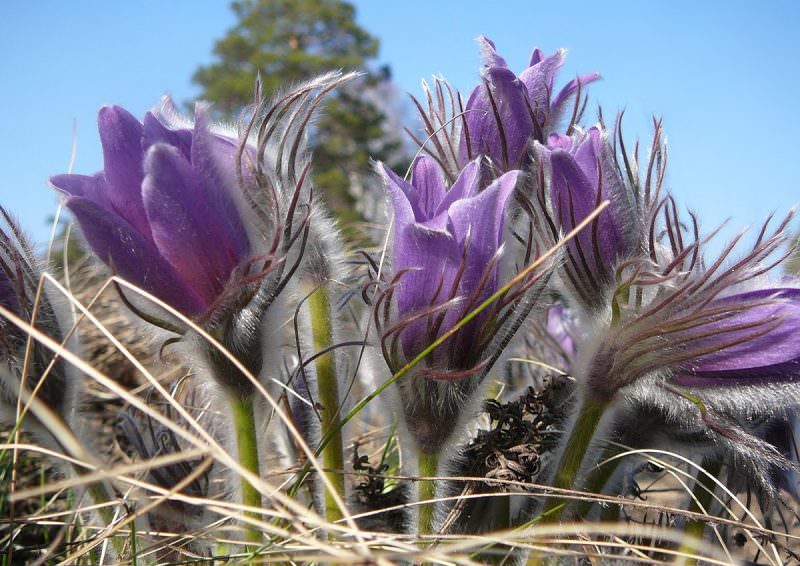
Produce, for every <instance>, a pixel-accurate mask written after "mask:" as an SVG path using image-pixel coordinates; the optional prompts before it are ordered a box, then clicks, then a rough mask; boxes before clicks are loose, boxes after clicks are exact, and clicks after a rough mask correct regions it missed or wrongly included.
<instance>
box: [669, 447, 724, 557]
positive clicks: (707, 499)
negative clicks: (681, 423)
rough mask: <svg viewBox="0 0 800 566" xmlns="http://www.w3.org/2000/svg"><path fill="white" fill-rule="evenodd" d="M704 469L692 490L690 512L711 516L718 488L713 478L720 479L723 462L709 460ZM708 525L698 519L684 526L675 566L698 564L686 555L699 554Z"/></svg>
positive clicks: (699, 472) (700, 471) (687, 522)
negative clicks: (698, 542) (678, 565)
mask: <svg viewBox="0 0 800 566" xmlns="http://www.w3.org/2000/svg"><path fill="white" fill-rule="evenodd" d="M703 469H704V470H705V472H703V470H699V471H698V473H697V481H696V482H695V484H694V489H693V490H692V502H691V504H690V506H689V511H692V512H694V513H705V514H710V512H711V503H712V502H713V501H714V490H715V489H716V488H717V485H716V483H715V482H714V479H713V478H716V477H719V474H720V472H721V471H722V462H721V461H720V460H718V459H714V460H707V461H706V462H704V463H703ZM706 472H707V473H706ZM706 524H707V523H706V521H700V520H698V519H690V520H688V521H686V524H685V525H684V526H683V534H684V535H685V536H684V539H683V542H682V543H681V546H680V548H679V549H678V555H677V556H676V558H675V564H680V565H681V566H694V565H695V564H697V559H696V558H691V557H690V556H684V555H692V554H697V551H698V548H697V546H698V545H697V541H698V540H700V539H702V537H703V531H704V530H705V528H706Z"/></svg>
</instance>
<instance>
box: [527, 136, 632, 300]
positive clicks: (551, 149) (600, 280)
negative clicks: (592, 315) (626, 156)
mask: <svg viewBox="0 0 800 566" xmlns="http://www.w3.org/2000/svg"><path fill="white" fill-rule="evenodd" d="M535 153H536V155H537V157H538V160H539V162H538V166H539V167H540V169H541V171H542V173H541V175H540V178H542V179H546V182H545V184H546V185H547V186H545V187H541V188H540V190H541V191H542V193H541V200H542V201H545V200H547V201H548V202H549V207H548V210H549V215H550V217H551V223H550V224H551V226H552V227H553V228H554V229H557V230H560V231H561V232H562V233H566V232H569V231H570V230H572V229H574V228H575V226H577V225H578V224H579V223H580V222H581V221H583V220H584V219H585V218H586V217H587V216H589V214H591V213H592V211H593V210H594V209H595V208H596V207H597V206H598V205H599V204H600V203H601V202H603V201H605V200H608V201H609V206H608V207H607V208H606V209H605V210H604V211H602V212H601V213H600V215H599V216H598V217H597V218H596V219H595V220H594V221H593V222H592V224H591V226H589V227H588V228H587V229H586V230H583V231H582V232H581V233H579V234H578V235H577V236H576V237H575V238H574V239H573V240H571V241H570V242H569V243H568V244H567V246H566V254H565V255H566V258H565V259H566V261H565V262H564V264H563V266H562V269H561V273H562V281H563V283H564V284H565V286H566V287H567V288H568V289H569V294H570V295H571V297H572V298H573V300H575V301H576V302H577V303H578V304H580V305H581V306H582V307H583V308H584V309H588V310H597V309H603V308H607V307H608V305H609V297H608V291H610V290H611V289H612V288H613V286H614V284H615V272H616V269H617V266H618V265H619V264H620V262H621V261H623V260H626V259H629V258H631V257H633V256H635V255H636V254H637V253H641V246H639V245H638V244H639V242H640V237H641V236H642V235H643V233H644V232H643V225H644V221H645V218H646V210H645V209H646V207H642V206H640V200H641V199H639V200H637V191H638V187H635V186H631V184H630V183H626V182H625V181H624V180H623V176H622V174H621V171H620V170H619V168H618V166H617V163H616V161H615V159H614V151H613V149H612V147H611V144H610V143H609V140H608V134H607V133H606V132H605V130H604V129H603V128H602V127H600V126H595V127H593V128H590V129H589V130H588V131H587V132H583V131H581V130H580V129H579V128H575V132H574V133H573V134H572V135H571V136H566V135H563V134H550V136H549V137H548V139H547V145H542V144H538V143H537V144H536V145H535Z"/></svg>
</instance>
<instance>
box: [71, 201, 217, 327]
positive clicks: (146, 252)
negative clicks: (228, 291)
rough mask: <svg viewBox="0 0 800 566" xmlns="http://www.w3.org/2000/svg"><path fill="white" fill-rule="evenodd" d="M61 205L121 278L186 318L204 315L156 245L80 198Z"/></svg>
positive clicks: (202, 306) (199, 301)
mask: <svg viewBox="0 0 800 566" xmlns="http://www.w3.org/2000/svg"><path fill="white" fill-rule="evenodd" d="M64 204H65V205H66V206H67V208H69V209H70V211H71V212H72V214H74V215H75V218H76V219H77V220H78V223H79V224H80V226H81V231H82V232H83V235H84V237H85V238H86V241H87V242H88V244H89V246H90V247H91V248H92V251H93V252H94V253H95V254H96V255H97V256H98V257H99V258H100V259H101V260H103V261H104V262H105V263H107V264H108V265H111V266H112V267H113V269H114V270H115V271H116V272H117V273H118V274H119V275H120V276H121V277H122V278H124V279H126V280H128V281H130V282H131V283H134V284H136V285H138V286H139V287H141V288H143V289H145V290H146V291H149V292H151V293H153V294H154V295H156V296H157V297H158V298H160V299H162V300H163V301H165V302H166V303H168V304H170V305H171V306H173V307H175V308H176V309H178V310H179V311H181V312H182V313H184V314H186V315H188V316H195V315H198V314H202V313H203V312H205V310H206V309H207V307H208V304H207V303H206V302H205V301H204V300H203V299H202V298H201V297H200V296H199V295H198V294H197V293H195V292H194V290H193V289H192V288H190V287H188V286H187V285H186V284H185V283H184V281H183V280H182V279H181V277H180V276H179V275H178V273H177V272H176V271H175V269H174V268H173V267H172V265H170V263H169V262H168V261H167V260H166V259H164V258H163V257H162V256H161V254H160V253H159V251H158V249H157V248H156V247H155V245H154V244H153V243H152V242H151V241H149V240H148V239H145V238H144V237H143V236H142V235H141V234H140V233H139V232H138V230H136V229H135V228H134V227H133V226H131V225H130V224H129V223H128V222H127V221H126V220H125V219H124V218H121V217H120V216H118V215H116V214H114V213H113V212H109V211H108V210H105V209H103V208H101V207H100V206H98V205H97V204H96V203H95V202H93V201H91V200H89V199H87V198H83V197H68V198H67V199H66V200H65V201H64Z"/></svg>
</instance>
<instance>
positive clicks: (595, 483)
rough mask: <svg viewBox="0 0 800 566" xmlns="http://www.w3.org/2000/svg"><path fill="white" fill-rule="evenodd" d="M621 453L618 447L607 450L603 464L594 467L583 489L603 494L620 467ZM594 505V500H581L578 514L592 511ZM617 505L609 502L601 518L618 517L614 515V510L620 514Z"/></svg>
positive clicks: (581, 515) (580, 515) (582, 514)
mask: <svg viewBox="0 0 800 566" xmlns="http://www.w3.org/2000/svg"><path fill="white" fill-rule="evenodd" d="M621 453H622V450H621V449H620V448H616V447H614V448H611V449H609V450H607V451H606V452H605V453H604V454H603V457H602V459H601V460H600V462H602V464H601V465H599V466H598V467H596V468H594V469H593V470H592V471H591V473H590V474H589V477H588V478H587V479H586V482H585V483H584V486H583V491H585V492H587V493H596V494H598V495H599V494H602V492H603V488H604V487H605V486H606V484H607V483H608V482H609V480H610V479H611V477H612V476H613V475H614V472H616V471H617V468H619V465H620V464H621V463H622V458H621V457H619V455H620V454H621ZM593 505H595V503H594V502H593V501H581V502H580V504H579V506H578V513H577V514H578V516H579V517H584V516H586V514H587V513H589V511H591V509H592V506H593ZM617 507H618V506H617V505H615V504H613V503H609V504H608V506H607V507H606V509H605V510H604V511H603V513H602V517H601V519H602V520H606V519H610V518H611V517H614V519H616V516H615V515H612V512H614V513H616V514H617V515H618V514H619V510H617Z"/></svg>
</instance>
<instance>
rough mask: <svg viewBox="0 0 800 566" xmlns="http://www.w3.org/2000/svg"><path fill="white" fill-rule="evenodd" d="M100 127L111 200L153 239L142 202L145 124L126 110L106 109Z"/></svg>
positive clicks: (117, 209)
mask: <svg viewBox="0 0 800 566" xmlns="http://www.w3.org/2000/svg"><path fill="white" fill-rule="evenodd" d="M97 125H98V129H99V131H100V141H101V143H102V145H103V163H104V167H103V169H104V171H105V177H106V181H107V182H108V188H109V191H108V199H109V201H110V202H111V203H112V205H113V208H114V210H115V211H116V212H117V213H118V214H120V215H122V216H123V218H125V220H127V221H128V222H129V223H130V225H131V226H133V227H134V228H136V230H138V231H139V233H140V234H142V235H144V236H146V237H147V238H149V237H150V226H149V225H148V223H147V215H146V214H145V211H144V204H143V203H142V180H143V179H144V171H143V169H142V164H143V161H144V151H143V149H142V124H140V123H139V120H137V119H136V118H135V117H134V116H133V115H131V113H130V112H128V111H127V110H125V109H124V108H120V107H119V106H104V107H103V108H101V109H100V112H99V113H98V117H97Z"/></svg>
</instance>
